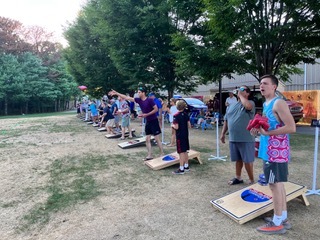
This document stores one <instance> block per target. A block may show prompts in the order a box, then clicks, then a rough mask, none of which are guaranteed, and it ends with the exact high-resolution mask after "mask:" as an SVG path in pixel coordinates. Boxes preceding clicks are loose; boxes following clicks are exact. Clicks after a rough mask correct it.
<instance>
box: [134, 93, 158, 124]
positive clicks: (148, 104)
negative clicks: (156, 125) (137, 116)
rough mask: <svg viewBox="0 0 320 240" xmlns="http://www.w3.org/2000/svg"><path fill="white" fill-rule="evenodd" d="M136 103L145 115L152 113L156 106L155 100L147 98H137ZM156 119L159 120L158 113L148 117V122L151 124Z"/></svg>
mask: <svg viewBox="0 0 320 240" xmlns="http://www.w3.org/2000/svg"><path fill="white" fill-rule="evenodd" d="M134 101H135V102H136V103H138V104H139V106H140V108H141V111H142V112H143V113H149V112H151V111H152V110H153V106H154V105H155V103H154V101H153V99H151V98H146V99H145V100H141V98H135V99H134ZM155 119H157V115H156V113H154V114H152V115H149V116H147V117H146V120H147V122H150V121H152V120H155Z"/></svg>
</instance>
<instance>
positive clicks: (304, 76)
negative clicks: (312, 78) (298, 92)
mask: <svg viewBox="0 0 320 240" xmlns="http://www.w3.org/2000/svg"><path fill="white" fill-rule="evenodd" d="M303 90H307V64H306V63H305V64H304V73H303Z"/></svg>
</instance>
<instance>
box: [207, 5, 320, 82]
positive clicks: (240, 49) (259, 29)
mask: <svg viewBox="0 0 320 240" xmlns="http://www.w3.org/2000/svg"><path fill="white" fill-rule="evenodd" d="M204 2H205V3H206V9H207V12H208V18H209V27H210V30H211V32H212V36H213V41H216V42H227V43H228V45H229V47H228V49H223V50H222V51H221V50H220V49H216V50H215V52H216V53H218V52H220V56H221V55H226V56H228V55H234V56H235V57H237V58H238V59H239V61H241V60H245V61H246V62H247V63H248V65H247V67H246V69H245V70H246V72H250V73H252V74H253V75H254V76H256V77H257V78H258V77H259V76H262V75H264V74H275V75H280V76H281V77H282V80H287V79H288V77H289V74H290V73H295V72H296V70H297V69H296V68H295V67H294V66H295V65H296V64H298V63H299V62H307V63H314V61H315V59H316V58H317V57H319V56H320V45H319V44H318V43H319V42H320V16H319V13H320V2H319V1H318V0H258V1H256V0H249V1H248V0H246V1H244V0H238V1H233V0H229V1H224V0H204ZM253 70H254V71H253Z"/></svg>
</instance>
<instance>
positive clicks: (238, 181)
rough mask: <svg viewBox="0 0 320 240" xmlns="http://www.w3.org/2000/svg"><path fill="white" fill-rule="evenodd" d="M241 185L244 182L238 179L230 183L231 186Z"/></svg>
mask: <svg viewBox="0 0 320 240" xmlns="http://www.w3.org/2000/svg"><path fill="white" fill-rule="evenodd" d="M241 183H243V180H239V179H238V178H233V179H231V180H230V181H229V182H228V184H229V185H236V184H241Z"/></svg>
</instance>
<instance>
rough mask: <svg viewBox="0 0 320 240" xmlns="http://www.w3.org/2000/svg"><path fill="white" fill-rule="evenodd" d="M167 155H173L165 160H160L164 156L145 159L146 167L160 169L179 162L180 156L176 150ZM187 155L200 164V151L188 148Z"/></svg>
mask: <svg viewBox="0 0 320 240" xmlns="http://www.w3.org/2000/svg"><path fill="white" fill-rule="evenodd" d="M168 155H170V156H172V157H174V159H173V160H170V161H165V160H162V159H163V158H164V157H165V156H162V157H158V158H154V159H152V160H148V161H145V164H146V165H147V166H148V167H150V168H152V169H153V170H160V169H163V168H166V167H169V166H172V165H174V164H177V163H179V159H180V158H179V154H178V153H177V152H174V153H171V154H168ZM188 157H189V159H196V160H198V162H199V163H200V164H202V161H201V160H200V152H197V151H194V150H189V152H188Z"/></svg>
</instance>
